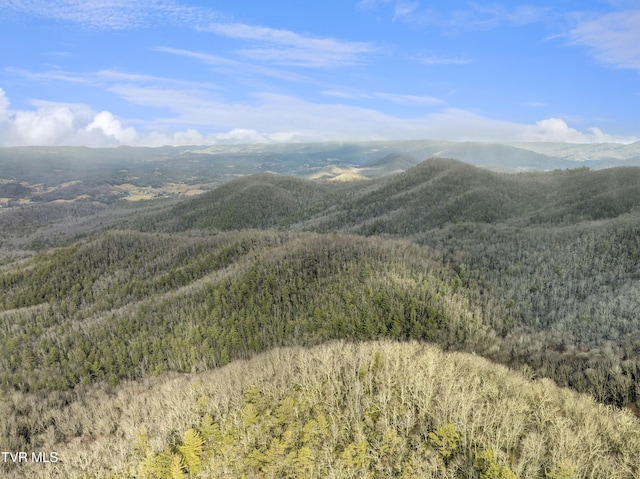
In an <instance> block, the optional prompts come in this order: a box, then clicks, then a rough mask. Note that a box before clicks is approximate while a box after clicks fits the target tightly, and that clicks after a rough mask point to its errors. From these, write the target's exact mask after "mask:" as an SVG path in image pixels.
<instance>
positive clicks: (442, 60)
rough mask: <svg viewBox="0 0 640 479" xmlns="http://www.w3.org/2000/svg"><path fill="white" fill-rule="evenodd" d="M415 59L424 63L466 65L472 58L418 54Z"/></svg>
mask: <svg viewBox="0 0 640 479" xmlns="http://www.w3.org/2000/svg"><path fill="white" fill-rule="evenodd" d="M417 60H418V61H419V62H420V63H422V64H424V65H466V64H468V63H472V62H473V60H472V59H470V58H465V57H443V56H438V55H420V56H418V57H417Z"/></svg>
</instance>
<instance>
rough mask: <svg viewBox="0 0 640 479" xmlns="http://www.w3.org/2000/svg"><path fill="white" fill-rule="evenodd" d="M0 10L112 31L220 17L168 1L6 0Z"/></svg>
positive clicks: (209, 19)
mask: <svg viewBox="0 0 640 479" xmlns="http://www.w3.org/2000/svg"><path fill="white" fill-rule="evenodd" d="M2 10H11V11H14V12H21V13H24V14H28V15H36V16H40V17H45V18H51V19H55V20H63V21H69V22H74V23H80V24H82V25H85V26H88V27H92V28H100V29H114V30H122V29H130V28H139V27H143V26H146V25H149V24H152V23H153V24H158V23H162V24H179V25H192V24H194V23H199V22H204V21H207V22H210V21H214V20H220V17H221V15H220V14H219V13H217V12H215V11H213V10H211V9H205V8H198V7H189V6H185V5H181V4H179V3H177V2H174V1H171V0H145V1H143V2H133V1H130V0H6V1H4V2H2V3H0V11H2Z"/></svg>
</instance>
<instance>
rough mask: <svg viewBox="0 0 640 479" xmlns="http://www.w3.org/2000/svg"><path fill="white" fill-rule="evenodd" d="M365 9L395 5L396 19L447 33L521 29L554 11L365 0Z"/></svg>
mask: <svg viewBox="0 0 640 479" xmlns="http://www.w3.org/2000/svg"><path fill="white" fill-rule="evenodd" d="M358 5H359V6H360V7H361V8H362V9H375V8H380V7H384V6H391V7H392V11H391V16H392V20H394V21H396V20H402V21H404V22H406V23H409V24H412V25H415V26H429V27H437V28H439V29H441V30H444V31H445V32H447V33H461V32H464V31H469V30H490V29H493V28H496V27H498V26H500V25H508V26H512V27H519V26H524V25H530V24H532V23H537V22H540V21H543V20H545V19H546V18H547V17H548V16H549V15H550V14H551V12H552V10H551V8H549V7H540V6H537V5H532V4H521V5H515V6H514V5H512V4H506V5H505V4H502V3H491V4H479V3H471V2H470V3H469V4H468V6H467V7H466V8H453V9H449V10H446V9H444V8H440V9H436V8H435V7H434V6H433V4H432V3H430V4H429V5H428V6H423V5H422V4H421V3H420V2H419V1H417V0H414V1H409V0H363V1H361V2H360V3H359V4H358Z"/></svg>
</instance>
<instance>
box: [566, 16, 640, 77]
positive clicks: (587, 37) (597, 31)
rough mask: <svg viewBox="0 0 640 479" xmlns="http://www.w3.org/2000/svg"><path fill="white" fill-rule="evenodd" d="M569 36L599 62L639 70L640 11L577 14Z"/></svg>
mask: <svg viewBox="0 0 640 479" xmlns="http://www.w3.org/2000/svg"><path fill="white" fill-rule="evenodd" d="M576 20H577V23H576V26H575V28H573V29H572V30H571V32H570V33H569V36H570V38H571V40H572V41H573V42H574V43H575V44H579V45H585V46H587V47H588V48H589V49H590V50H591V52H592V54H593V56H594V57H595V58H596V59H598V60H599V61H600V62H602V63H605V64H609V65H613V66H615V67H619V68H631V69H634V70H638V71H640V28H638V26H639V25H640V10H638V9H637V10H628V11H622V12H614V13H609V14H605V15H602V14H600V15H589V16H587V15H580V16H577V17H576Z"/></svg>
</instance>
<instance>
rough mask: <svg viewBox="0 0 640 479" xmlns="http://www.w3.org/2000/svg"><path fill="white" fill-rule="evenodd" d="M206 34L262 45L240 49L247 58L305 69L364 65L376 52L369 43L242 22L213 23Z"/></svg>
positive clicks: (239, 52)
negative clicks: (363, 59)
mask: <svg viewBox="0 0 640 479" xmlns="http://www.w3.org/2000/svg"><path fill="white" fill-rule="evenodd" d="M206 31H209V32H212V33H216V34H218V35H223V36H226V37H230V38H236V39H239V40H245V41H250V42H254V43H256V42H257V43H259V44H261V46H252V47H250V48H244V49H240V50H237V53H238V54H240V55H241V56H243V57H245V58H250V59H252V60H258V61H261V62H271V63H276V64H279V65H295V66H303V67H337V66H344V65H353V64H357V63H360V62H361V57H362V56H363V55H365V54H368V53H371V52H373V51H375V47H374V46H373V45H372V44H371V43H367V42H352V41H343V40H337V39H335V38H323V37H313V36H309V35H301V34H299V33H295V32H292V31H290V30H282V29H274V28H269V27H262V26H253V25H245V24H242V23H212V24H211V25H209V26H208V27H207V28H206Z"/></svg>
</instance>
